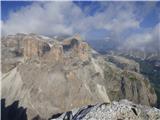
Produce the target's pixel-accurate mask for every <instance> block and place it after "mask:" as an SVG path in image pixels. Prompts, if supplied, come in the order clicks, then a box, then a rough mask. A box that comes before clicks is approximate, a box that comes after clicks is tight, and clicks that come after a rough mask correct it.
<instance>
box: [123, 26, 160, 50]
mask: <svg viewBox="0 0 160 120" xmlns="http://www.w3.org/2000/svg"><path fill="white" fill-rule="evenodd" d="M159 34H160V23H158V24H157V25H156V26H155V27H154V28H153V29H151V30H148V31H145V32H144V33H137V34H133V35H131V36H129V37H127V38H126V42H124V44H123V48H127V49H135V48H141V49H143V50H146V49H150V47H151V49H154V48H155V49H157V48H160V36H159Z"/></svg>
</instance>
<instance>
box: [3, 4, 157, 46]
mask: <svg viewBox="0 0 160 120" xmlns="http://www.w3.org/2000/svg"><path fill="white" fill-rule="evenodd" d="M79 3H80V4H81V3H82V2H79ZM97 3H98V4H99V6H98V8H96V9H95V10H94V13H93V14H90V13H91V12H93V8H95V7H97ZM95 4H96V5H95ZM154 6H155V2H150V3H147V2H146V3H145V4H137V3H136V2H96V3H94V2H93V3H92V5H88V6H85V7H84V8H82V7H80V6H79V5H78V4H75V2H53V1H52V2H34V3H33V4H31V5H28V6H25V7H22V8H21V9H20V10H18V11H15V12H10V14H9V16H8V19H7V20H5V21H1V23H3V24H2V34H3V35H8V34H16V33H37V34H42V35H49V36H54V35H63V34H65V35H66V34H67V35H73V34H75V33H80V34H81V35H82V36H83V37H86V36H87V35H88V36H89V37H91V39H94V38H96V37H95V36H94V34H92V35H90V34H88V33H90V31H93V30H96V29H97V30H98V29H103V31H104V30H105V32H106V37H110V40H109V41H111V40H112V41H113V43H115V44H116V45H118V46H120V47H123V48H137V47H142V48H143V46H144V45H148V44H153V43H156V42H153V41H155V40H158V39H159V35H158V34H159V26H160V25H159V24H158V25H157V26H156V27H155V28H153V29H152V30H148V31H146V32H143V33H137V34H131V35H128V36H127V38H125V37H124V36H125V34H126V33H127V31H129V30H131V29H141V28H140V22H141V21H143V19H144V17H145V16H146V14H148V13H149V12H150V10H151V9H153V8H154ZM142 11H143V12H142ZM103 33H104V32H103ZM89 37H88V38H89ZM103 37H104V35H103ZM159 43H160V42H159ZM156 45H157V44H156Z"/></svg>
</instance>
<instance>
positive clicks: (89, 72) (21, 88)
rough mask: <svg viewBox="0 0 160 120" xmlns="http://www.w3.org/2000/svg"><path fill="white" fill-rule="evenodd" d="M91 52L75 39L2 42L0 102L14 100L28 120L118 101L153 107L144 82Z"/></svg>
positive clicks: (151, 92)
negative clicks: (125, 100)
mask: <svg viewBox="0 0 160 120" xmlns="http://www.w3.org/2000/svg"><path fill="white" fill-rule="evenodd" d="M20 36H21V37H20ZM17 41H19V43H17ZM17 51H18V54H17ZM91 51H93V50H92V49H91V48H90V47H89V46H88V44H87V43H86V42H84V41H83V40H82V39H81V38H80V37H79V36H73V37H70V38H68V39H64V40H62V41H57V40H55V39H51V38H47V39H46V37H41V36H38V35H34V34H29V35H21V34H17V35H15V36H12V37H9V39H8V37H5V38H3V40H2V72H3V76H2V98H4V99H5V100H6V105H10V104H12V103H13V102H14V101H17V100H18V101H19V104H20V105H21V106H23V107H24V108H26V109H27V110H26V112H27V117H28V119H29V120H30V119H33V118H34V117H35V116H37V115H38V116H40V117H41V118H43V119H47V118H49V117H50V116H51V115H53V114H56V113H60V112H64V111H68V110H71V109H73V108H75V107H80V106H84V105H88V104H95V103H98V102H101V103H102V102H107V103H110V102H111V101H113V100H120V99H129V100H131V101H133V102H135V103H140V104H144V105H155V104H156V99H157V98H156V94H155V91H154V89H153V88H152V87H151V85H150V83H149V82H148V80H147V78H145V77H144V76H142V75H141V74H139V73H137V72H135V71H132V69H125V70H124V69H121V68H118V67H116V65H115V64H113V63H111V62H109V61H108V60H105V59H104V58H103V57H102V56H100V55H96V56H93V54H92V52H91Z"/></svg>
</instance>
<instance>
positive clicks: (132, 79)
mask: <svg viewBox="0 0 160 120" xmlns="http://www.w3.org/2000/svg"><path fill="white" fill-rule="evenodd" d="M128 78H129V79H130V80H131V81H135V80H137V78H136V77H135V76H133V75H130V76H129V77H128Z"/></svg>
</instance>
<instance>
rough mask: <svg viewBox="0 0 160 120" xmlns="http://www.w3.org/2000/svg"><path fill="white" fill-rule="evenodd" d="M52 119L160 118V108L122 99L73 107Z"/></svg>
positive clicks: (117, 119) (133, 119)
mask: <svg viewBox="0 0 160 120" xmlns="http://www.w3.org/2000/svg"><path fill="white" fill-rule="evenodd" d="M52 120H160V110H159V109H156V108H151V107H147V106H142V105H138V104H134V103H132V102H130V101H128V100H121V101H119V102H115V101H113V102H112V103H111V104H109V103H103V104H96V105H90V106H85V107H82V108H78V109H73V110H72V111H69V112H65V113H63V114H62V115H61V116H56V115H55V116H53V118H52Z"/></svg>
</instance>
